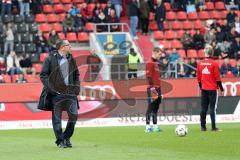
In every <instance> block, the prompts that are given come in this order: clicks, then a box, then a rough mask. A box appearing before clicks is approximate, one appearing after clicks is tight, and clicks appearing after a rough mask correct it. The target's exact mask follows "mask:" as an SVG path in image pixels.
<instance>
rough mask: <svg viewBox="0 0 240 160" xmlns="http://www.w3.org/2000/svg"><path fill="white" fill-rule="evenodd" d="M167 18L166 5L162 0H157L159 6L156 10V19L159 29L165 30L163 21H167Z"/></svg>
mask: <svg viewBox="0 0 240 160" xmlns="http://www.w3.org/2000/svg"><path fill="white" fill-rule="evenodd" d="M165 18H166V9H165V6H164V4H163V3H162V0H157V7H156V11H155V20H156V22H157V26H158V30H159V31H163V30H164V26H163V22H164V21H165Z"/></svg>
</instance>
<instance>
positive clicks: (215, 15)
mask: <svg viewBox="0 0 240 160" xmlns="http://www.w3.org/2000/svg"><path fill="white" fill-rule="evenodd" d="M209 14H210V18H212V19H221V18H222V15H221V14H220V12H218V11H211V12H210V13H209Z"/></svg>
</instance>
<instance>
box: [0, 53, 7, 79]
mask: <svg viewBox="0 0 240 160" xmlns="http://www.w3.org/2000/svg"><path fill="white" fill-rule="evenodd" d="M5 73H6V64H5V61H4V58H3V57H0V75H1V74H5Z"/></svg>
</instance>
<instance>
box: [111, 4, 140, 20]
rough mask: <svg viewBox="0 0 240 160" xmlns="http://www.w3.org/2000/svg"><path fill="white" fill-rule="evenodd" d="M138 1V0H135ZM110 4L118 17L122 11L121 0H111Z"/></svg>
mask: <svg viewBox="0 0 240 160" xmlns="http://www.w3.org/2000/svg"><path fill="white" fill-rule="evenodd" d="M137 1H139V0H137ZM112 4H113V6H114V8H115V10H116V15H117V17H118V18H119V19H120V17H121V12H122V0H112Z"/></svg>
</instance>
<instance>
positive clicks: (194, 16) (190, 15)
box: [187, 12, 198, 20]
mask: <svg viewBox="0 0 240 160" xmlns="http://www.w3.org/2000/svg"><path fill="white" fill-rule="evenodd" d="M187 16H188V19H189V20H196V19H198V15H197V13H196V12H191V13H188V14H187Z"/></svg>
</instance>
